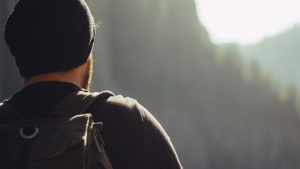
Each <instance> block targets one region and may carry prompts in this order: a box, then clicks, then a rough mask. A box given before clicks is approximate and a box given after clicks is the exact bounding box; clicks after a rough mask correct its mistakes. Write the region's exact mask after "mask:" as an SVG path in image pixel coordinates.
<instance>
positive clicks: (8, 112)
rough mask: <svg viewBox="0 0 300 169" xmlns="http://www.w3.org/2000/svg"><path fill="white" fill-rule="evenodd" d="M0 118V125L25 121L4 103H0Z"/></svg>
mask: <svg viewBox="0 0 300 169" xmlns="http://www.w3.org/2000/svg"><path fill="white" fill-rule="evenodd" d="M0 117H1V118H0V124H6V123H12V122H16V121H19V120H25V118H24V117H23V116H22V115H21V114H20V113H18V111H17V110H16V109H14V108H13V107H12V106H10V104H8V103H7V102H6V101H4V102H2V103H0Z"/></svg>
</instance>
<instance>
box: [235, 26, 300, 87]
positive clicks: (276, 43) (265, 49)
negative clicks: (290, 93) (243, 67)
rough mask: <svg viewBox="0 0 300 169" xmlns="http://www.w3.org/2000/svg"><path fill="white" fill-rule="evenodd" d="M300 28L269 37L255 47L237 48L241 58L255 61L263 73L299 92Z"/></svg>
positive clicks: (296, 27)
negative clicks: (262, 69) (293, 87)
mask: <svg viewBox="0 0 300 169" xmlns="http://www.w3.org/2000/svg"><path fill="white" fill-rule="evenodd" d="M299 44H300V26H298V25H296V26H294V27H292V28H290V29H288V30H286V31H285V32H282V33H281V34H279V35H277V36H274V37H269V38H266V39H265V40H263V41H262V42H260V43H258V44H255V45H248V46H239V50H240V52H241V54H242V56H243V57H245V58H246V59H247V60H256V61H257V62H259V63H260V64H261V65H262V67H263V68H264V71H265V72H267V73H268V74H270V75H272V76H274V77H275V78H277V79H279V81H280V82H281V83H282V84H283V85H285V86H289V85H294V86H295V87H296V88H297V90H298V91H300V77H299V71H300V67H299V65H300V54H299V53H300V49H299Z"/></svg>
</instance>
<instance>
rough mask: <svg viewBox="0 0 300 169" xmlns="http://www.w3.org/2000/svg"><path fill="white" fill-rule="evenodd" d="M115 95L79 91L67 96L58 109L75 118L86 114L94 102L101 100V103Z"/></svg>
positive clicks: (106, 92)
mask: <svg viewBox="0 0 300 169" xmlns="http://www.w3.org/2000/svg"><path fill="white" fill-rule="evenodd" d="M113 95H114V94H113V93H112V92H110V91H103V92H101V93H99V92H93V93H89V92H84V91H77V92H74V93H71V94H70V95H68V96H66V97H65V98H64V99H63V100H62V101H61V102H60V103H59V104H58V105H56V107H57V108H58V110H59V111H62V112H64V113H66V115H67V116H74V115H77V114H82V113H84V111H85V110H86V109H87V108H88V107H89V106H90V105H91V103H93V101H94V100H96V99H99V100H101V102H104V101H106V99H108V98H109V97H110V96H113Z"/></svg>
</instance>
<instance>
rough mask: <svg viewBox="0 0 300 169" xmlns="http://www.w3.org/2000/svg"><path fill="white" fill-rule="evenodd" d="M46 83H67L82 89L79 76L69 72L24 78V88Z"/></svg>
mask: <svg viewBox="0 0 300 169" xmlns="http://www.w3.org/2000/svg"><path fill="white" fill-rule="evenodd" d="M46 81H57V82H68V83H73V84H75V85H77V86H78V87H80V88H82V85H81V84H82V80H81V78H80V76H77V75H76V74H74V73H72V72H71V71H70V72H58V73H47V74H41V75H35V76H31V77H27V78H24V87H25V86H28V85H30V84H33V83H38V82H46Z"/></svg>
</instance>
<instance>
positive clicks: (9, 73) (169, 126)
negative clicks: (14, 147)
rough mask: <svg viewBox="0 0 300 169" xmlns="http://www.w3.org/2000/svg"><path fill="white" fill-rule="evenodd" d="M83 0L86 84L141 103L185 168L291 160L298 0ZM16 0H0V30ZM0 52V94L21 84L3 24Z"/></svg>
mask: <svg viewBox="0 0 300 169" xmlns="http://www.w3.org/2000/svg"><path fill="white" fill-rule="evenodd" d="M86 1H87V3H88V4H89V5H90V7H91V10H92V13H93V14H94V16H95V20H96V21H97V22H101V27H100V28H99V29H98V31H97V38H96V44H95V51H94V57H95V59H96V61H95V71H94V79H93V86H92V90H93V91H99V90H106V89H108V90H112V91H113V92H114V93H116V94H122V95H125V96H130V97H133V98H136V99H137V100H138V101H139V102H140V103H141V104H142V105H144V106H145V107H146V108H147V109H149V111H150V112H152V113H153V114H154V116H155V117H156V118H157V119H158V121H160V122H161V124H162V126H163V127H164V128H165V130H166V131H167V133H168V134H169V136H170V138H171V140H172V142H173V144H174V146H175V148H176V150H177V153H178V155H179V158H180V160H181V162H182V164H183V166H184V168H187V169H199V168H203V169H299V168H300V160H299V159H300V119H299V110H300V106H299V105H300V104H299V103H300V101H299V93H300V92H299V91H300V76H299V71H300V54H299V53H300V47H299V45H300V26H299V22H300V10H299V9H298V8H299V3H300V1H298V0H273V1H271V0H260V1H258V0H257V1H256V0H227V1H222V0H197V1H196V2H195V1H194V0H126V1H124V0H109V1H107V0H86ZM16 2H17V1H16V0H9V1H8V0H6V1H0V28H1V30H3V29H4V24H5V20H6V18H7V16H8V14H9V12H10V11H11V10H12V9H13V6H14V5H15V3H16ZM2 32H3V31H2ZM0 56H1V57H0V99H1V100H3V99H5V98H8V97H10V96H11V95H12V94H13V93H14V92H16V91H18V90H20V89H21V87H22V79H21V78H20V77H19V75H18V70H17V69H16V67H15V64H14V60H13V57H12V56H11V54H10V53H9V50H8V47H7V45H6V44H5V42H4V37H3V33H1V34H0ZM104 125H105V124H104ZM129 151H130V150H129Z"/></svg>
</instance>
